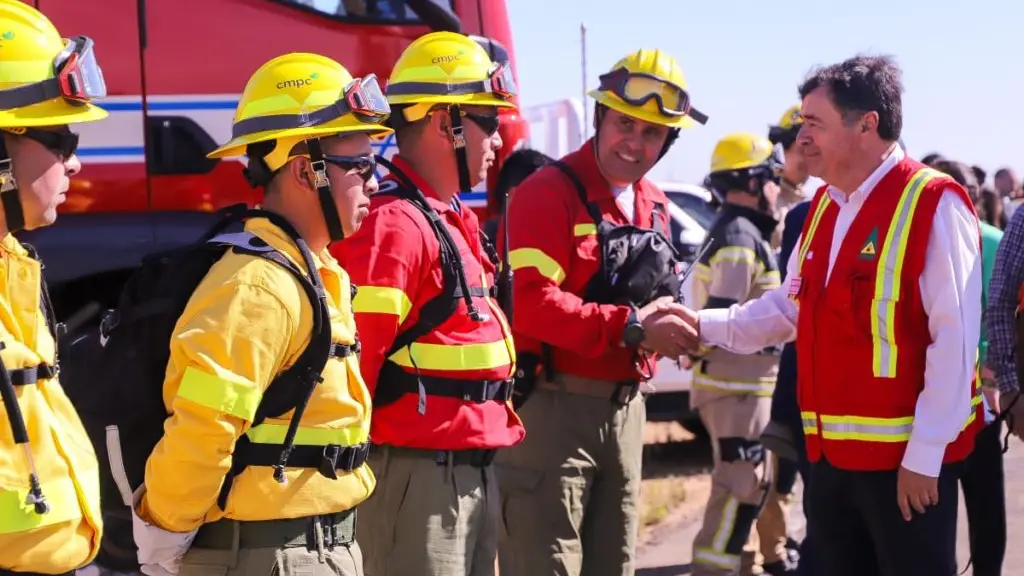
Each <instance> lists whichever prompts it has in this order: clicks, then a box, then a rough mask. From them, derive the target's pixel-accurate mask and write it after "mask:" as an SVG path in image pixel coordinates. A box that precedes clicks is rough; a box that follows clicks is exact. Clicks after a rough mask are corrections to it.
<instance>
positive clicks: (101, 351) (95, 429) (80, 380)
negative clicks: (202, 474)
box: [63, 205, 368, 569]
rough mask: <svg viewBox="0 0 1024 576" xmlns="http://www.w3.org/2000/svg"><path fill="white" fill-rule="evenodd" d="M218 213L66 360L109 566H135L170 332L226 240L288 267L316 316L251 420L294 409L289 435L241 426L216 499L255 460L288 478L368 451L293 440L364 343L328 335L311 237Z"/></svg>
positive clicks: (139, 273)
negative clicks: (138, 504)
mask: <svg viewBox="0 0 1024 576" xmlns="http://www.w3.org/2000/svg"><path fill="white" fill-rule="evenodd" d="M221 216H222V217H221V218H220V220H219V221H218V222H217V223H216V224H215V225H214V226H213V227H212V228H211V229H210V230H209V231H208V232H207V233H206V234H205V235H203V237H202V238H200V239H199V240H198V241H197V242H195V243H193V244H189V245H185V246H182V247H179V248H175V249H172V250H169V251H166V252H162V253H157V254H153V255H150V256H147V257H146V258H144V259H143V261H142V264H141V266H140V268H139V269H138V270H136V271H135V272H134V273H133V274H132V276H131V278H129V280H128V282H127V283H126V284H125V286H124V288H123V290H122V292H121V295H120V298H119V301H118V304H117V307H116V308H115V309H113V310H109V311H108V312H107V313H106V314H105V316H104V317H103V320H102V322H101V324H100V327H99V330H98V331H96V332H94V333H90V334H87V335H85V336H82V337H79V338H78V339H77V340H75V341H74V343H73V344H72V349H71V350H70V351H69V354H68V356H67V358H66V361H65V366H63V367H64V368H65V370H64V372H65V374H66V380H67V381H68V383H67V385H66V388H67V389H68V390H69V395H73V397H72V402H73V403H74V405H75V408H76V409H77V410H78V413H79V415H80V417H81V419H82V423H83V424H84V425H85V429H86V431H87V432H88V434H89V437H90V439H91V440H92V442H93V445H94V447H95V449H96V453H97V456H98V458H99V461H100V488H101V507H102V510H103V517H104V523H105V525H106V526H105V528H106V529H105V531H104V532H105V534H104V538H103V546H102V551H101V554H100V558H99V563H100V564H102V565H104V566H107V567H110V568H119V567H126V568H127V569H131V568H133V567H134V566H137V564H136V560H135V552H136V549H135V546H134V541H133V538H132V531H131V510H130V506H131V503H132V501H131V499H132V493H133V492H134V490H135V489H137V488H138V487H139V486H140V485H141V484H142V482H143V479H144V475H145V468H146V461H147V459H148V458H149V455H150V453H152V451H153V448H154V447H155V446H156V444H157V442H158V441H159V440H160V438H161V437H162V436H163V426H164V421H165V420H166V419H167V418H168V414H167V411H166V408H165V406H164V401H163V382H164V377H165V373H166V370H167V363H168V359H169V356H170V346H169V343H170V341H171V336H172V332H173V330H174V326H175V324H176V323H177V321H178V318H179V317H180V316H181V314H182V312H183V311H184V309H185V306H186V304H187V303H188V301H189V299H190V298H191V296H192V293H193V292H194V291H195V289H196V287H197V286H198V285H199V283H200V282H201V281H202V280H203V278H204V277H205V276H206V274H207V272H208V271H209V270H210V268H211V267H212V266H213V265H214V264H215V263H216V262H217V261H218V260H220V258H221V257H222V256H223V255H224V254H225V253H226V252H227V251H228V250H233V251H234V252H236V253H242V254H247V255H251V256H255V257H259V258H264V259H266V260H269V261H271V262H274V263H275V264H277V265H279V266H281V267H282V268H284V269H286V270H288V271H289V272H290V273H291V274H292V275H293V276H294V277H295V278H296V279H298V280H299V283H300V285H301V286H302V287H303V290H304V291H305V293H306V295H307V297H308V298H309V300H310V302H311V303H312V305H313V318H314V326H313V333H312V336H311V338H310V342H309V344H308V346H307V347H306V349H305V350H304V351H303V353H302V354H301V355H300V357H299V359H298V360H297V361H296V362H295V364H294V365H293V366H292V367H290V368H288V369H287V370H285V371H284V372H282V373H281V374H279V375H278V376H277V377H276V378H275V379H274V380H273V382H271V383H270V385H269V387H268V388H267V390H266V391H265V393H264V394H263V397H262V399H261V401H260V404H259V407H258V408H257V410H256V415H255V417H254V419H253V423H252V425H253V426H257V425H259V424H260V423H261V422H262V421H263V420H264V419H266V418H267V417H279V416H281V415H283V414H285V413H287V412H288V411H290V410H292V409H294V410H295V413H294V416H293V417H292V419H291V422H290V424H289V427H288V432H287V434H286V437H285V442H284V445H281V444H256V443H252V442H250V441H249V439H248V436H246V435H243V436H242V437H241V438H240V439H239V440H238V442H237V443H236V445H235V450H234V453H233V456H232V466H231V469H230V471H229V472H228V474H227V476H226V478H225V480H224V484H223V486H222V489H221V492H220V495H219V497H218V500H217V504H218V506H219V507H220V508H221V509H224V507H225V506H226V503H227V497H228V493H229V492H230V489H231V484H232V481H233V479H234V478H235V477H236V476H237V475H238V474H240V473H241V472H242V471H243V470H244V469H245V468H246V467H247V466H250V465H252V466H273V468H274V477H275V478H276V479H278V481H283V480H284V468H285V466H286V465H287V466H294V467H303V468H317V469H319V470H320V472H321V473H322V474H324V475H325V476H328V477H331V478H336V477H337V474H336V472H335V470H336V469H344V470H352V469H355V468H357V467H358V466H359V465H361V464H362V463H363V462H364V461H365V459H366V452H367V449H368V445H363V446H360V447H353V448H345V449H342V448H341V447H328V449H325V448H324V447H323V446H294V445H293V442H294V438H295V434H296V432H297V429H298V424H299V421H300V419H301V418H302V414H303V411H304V410H305V408H306V404H307V403H308V402H309V398H310V396H311V395H312V393H313V389H314V388H315V386H316V385H317V383H318V382H319V381H320V380H321V376H320V374H321V372H322V371H323V369H324V366H325V365H326V363H327V361H328V359H329V358H330V357H332V356H335V357H344V356H348V355H350V354H353V353H356V352H358V344H356V345H354V346H342V345H337V344H334V343H332V341H331V324H330V314H329V311H328V309H327V305H326V295H325V293H324V288H323V284H322V281H321V279H320V276H319V274H317V272H316V267H315V264H314V262H313V257H312V254H311V253H310V251H309V248H308V247H307V246H306V243H305V241H303V240H302V239H301V238H300V237H299V235H298V233H297V232H296V231H295V229H294V228H293V227H292V226H291V225H290V224H289V223H288V222H287V221H286V220H284V219H283V218H282V217H280V216H278V215H276V214H273V213H270V212H265V211H261V210H247V209H246V208H245V206H244V205H239V206H232V207H230V208H227V209H225V210H223V211H222V213H221ZM257 217H261V218H268V219H270V221H271V222H272V223H273V224H274V225H275V226H277V227H279V228H281V229H282V230H284V231H285V232H286V233H287V234H288V235H289V236H291V238H292V239H293V240H294V241H295V244H296V245H297V246H298V247H299V250H300V251H301V253H302V258H303V260H304V264H305V268H306V269H307V270H309V271H310V274H309V275H308V276H307V275H305V274H303V272H302V271H300V270H299V269H298V268H296V267H295V266H294V265H293V264H292V263H291V262H290V261H289V260H288V259H287V258H286V257H284V256H283V255H282V254H281V253H280V252H278V251H277V250H275V249H274V248H272V247H270V246H269V245H268V244H267V243H266V242H264V241H263V240H261V239H260V238H258V237H257V236H255V235H253V234H252V233H250V232H247V231H245V230H244V221H245V220H246V219H248V218H257ZM353 290H354V288H353ZM121 569H125V568H121Z"/></svg>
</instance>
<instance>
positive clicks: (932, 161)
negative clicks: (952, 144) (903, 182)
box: [921, 152, 945, 166]
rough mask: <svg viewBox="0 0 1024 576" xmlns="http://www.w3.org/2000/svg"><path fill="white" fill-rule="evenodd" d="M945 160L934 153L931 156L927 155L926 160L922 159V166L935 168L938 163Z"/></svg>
mask: <svg viewBox="0 0 1024 576" xmlns="http://www.w3.org/2000/svg"><path fill="white" fill-rule="evenodd" d="M943 160H945V158H944V157H943V156H942V154H939V153H938V152H932V153H931V154H925V156H924V158H921V164H927V165H929V166H935V163H936V162H942V161H943Z"/></svg>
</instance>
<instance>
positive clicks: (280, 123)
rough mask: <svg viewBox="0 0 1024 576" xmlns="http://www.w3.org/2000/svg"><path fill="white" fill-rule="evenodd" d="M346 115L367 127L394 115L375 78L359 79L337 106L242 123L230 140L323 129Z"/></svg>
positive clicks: (344, 93)
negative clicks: (294, 129) (258, 133)
mask: <svg viewBox="0 0 1024 576" xmlns="http://www.w3.org/2000/svg"><path fill="white" fill-rule="evenodd" d="M346 114H352V116H353V117H355V118H356V119H357V120H359V121H360V122H365V123H367V124H379V123H381V122H382V121H384V120H386V119H387V118H388V116H390V115H391V106H390V105H388V101H387V98H385V97H384V92H383V91H382V90H381V89H380V84H379V83H378V82H377V76H376V74H369V75H367V76H365V77H363V78H356V79H355V80H353V81H352V82H350V83H349V85H348V86H346V87H345V89H344V90H343V91H342V94H341V97H340V98H338V100H337V101H336V102H335V103H334V104H332V105H331V106H325V107H323V108H320V109H319V110H316V111H314V112H309V113H302V114H277V115H272V116H257V117H253V118H247V119H245V120H240V121H238V122H236V123H235V124H234V125H233V126H232V127H231V137H232V138H238V137H240V136H245V135H248V134H255V133H257V132H266V131H268V130H287V129H289V128H309V127H313V126H321V125H323V124H327V123H328V122H332V121H334V120H337V119H338V118H341V117H342V116H345V115H346Z"/></svg>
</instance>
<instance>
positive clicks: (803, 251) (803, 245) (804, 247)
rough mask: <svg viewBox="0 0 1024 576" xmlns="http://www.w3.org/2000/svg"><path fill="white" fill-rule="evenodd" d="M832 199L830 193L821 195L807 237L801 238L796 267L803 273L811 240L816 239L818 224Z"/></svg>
mask: <svg viewBox="0 0 1024 576" xmlns="http://www.w3.org/2000/svg"><path fill="white" fill-rule="evenodd" d="M830 201H831V200H830V198H829V197H828V194H822V195H821V200H819V201H818V205H817V206H815V207H814V216H812V217H811V225H810V227H808V228H807V237H806V238H803V239H802V240H800V253H799V255H798V258H797V268H796V269H797V272H800V273H801V275H802V272H803V268H804V259H805V258H807V251H808V250H809V249H810V248H811V241H812V240H814V234H815V232H817V231H818V224H820V223H821V217H822V216H824V215H825V209H826V208H828V204H829V202H830Z"/></svg>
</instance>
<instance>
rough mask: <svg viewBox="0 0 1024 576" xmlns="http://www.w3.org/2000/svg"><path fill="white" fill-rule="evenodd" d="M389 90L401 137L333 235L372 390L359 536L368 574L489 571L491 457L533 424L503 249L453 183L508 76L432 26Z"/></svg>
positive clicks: (506, 96) (490, 120)
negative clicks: (523, 416)
mask: <svg viewBox="0 0 1024 576" xmlns="http://www.w3.org/2000/svg"><path fill="white" fill-rule="evenodd" d="M386 92H387V97H388V102H389V103H390V104H391V106H392V107H393V114H392V116H391V120H390V123H391V125H392V126H394V127H395V130H396V134H395V135H396V137H397V141H398V153H397V155H396V156H394V157H393V159H392V161H391V162H390V163H389V165H388V170H389V171H390V174H389V175H388V176H387V177H386V178H385V179H384V180H382V182H381V190H380V192H379V193H378V194H376V195H375V196H374V199H373V203H372V205H371V208H370V215H369V216H368V217H367V219H366V222H364V223H363V227H362V228H361V229H360V230H359V232H358V233H356V234H355V235H353V236H352V237H351V238H347V239H345V241H343V242H339V243H338V244H336V245H335V248H334V250H335V254H336V255H337V257H338V260H339V261H341V263H342V265H343V266H345V269H346V270H348V271H349V273H350V274H352V279H353V281H354V282H355V283H356V284H358V285H359V293H358V294H357V295H356V298H355V301H354V308H355V315H356V325H357V326H358V327H359V333H360V334H361V336H362V343H363V348H362V354H361V356H360V364H361V366H362V369H363V374H364V375H365V377H366V382H367V384H368V387H369V390H370V391H371V393H372V394H373V403H374V414H373V429H372V436H373V441H374V449H373V452H372V454H371V455H370V465H371V466H372V467H373V470H374V472H375V473H376V474H377V475H378V478H379V483H378V486H377V490H376V491H375V492H374V494H373V496H371V497H370V499H369V500H368V501H367V503H366V504H365V505H364V506H363V512H362V516H361V517H360V524H359V544H360V546H361V547H362V550H363V553H364V556H365V560H366V572H367V574H372V575H373V576H405V575H407V574H417V575H421V576H448V575H454V574H459V575H470V576H483V575H490V574H493V571H494V557H495V554H496V550H497V538H498V534H497V531H498V491H497V483H496V481H495V475H494V470H493V466H492V461H493V459H494V454H495V452H496V451H498V450H499V449H502V448H505V447H507V446H511V445H513V444H516V443H517V442H519V441H520V440H522V438H523V434H524V431H523V425H522V423H521V422H520V421H519V419H518V418H517V417H516V415H515V413H514V412H513V410H512V407H511V405H510V404H509V402H508V399H509V397H510V395H511V381H510V378H511V375H512V370H513V367H514V363H515V354H514V350H513V347H512V342H511V336H510V329H509V327H508V323H507V322H506V320H505V317H504V314H503V312H502V310H501V308H500V307H499V306H498V305H497V303H496V301H495V293H494V291H493V290H492V289H491V287H492V286H494V285H495V276H496V270H495V263H494V262H493V261H492V260H491V259H490V258H489V256H488V254H489V251H488V250H486V249H485V246H484V245H483V242H482V239H481V235H480V223H479V221H478V220H477V218H476V216H475V215H474V213H473V211H472V210H469V209H468V208H466V207H464V206H463V205H462V204H461V202H460V201H459V198H458V192H460V191H463V192H465V191H469V190H470V189H471V188H472V187H473V186H476V185H477V184H479V183H480V182H482V181H483V180H484V178H485V176H486V174H487V170H488V168H489V167H490V166H491V164H493V163H494V160H495V153H496V152H497V151H498V150H499V149H500V148H501V146H502V141H501V136H500V135H499V133H498V127H499V125H500V122H501V120H500V118H499V110H500V109H503V108H505V109H510V108H512V107H513V103H512V99H513V97H514V95H515V84H514V83H513V81H512V72H511V70H510V69H509V68H508V67H507V66H505V65H503V64H500V63H495V62H492V61H491V59H490V58H489V57H488V56H487V52H486V51H485V50H484V49H483V48H482V47H481V46H480V45H479V44H477V43H476V41H474V40H473V39H471V38H469V37H467V36H464V35H461V34H455V33H452V32H435V33H430V34H426V35H424V36H421V37H420V38H418V39H416V40H415V41H413V42H412V43H411V44H410V45H409V46H408V47H407V48H406V49H405V51H404V52H403V53H402V55H401V57H400V58H399V59H398V62H396V63H395V65H394V68H393V69H392V72H391V77H390V79H389V80H388V86H387V90H386Z"/></svg>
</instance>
